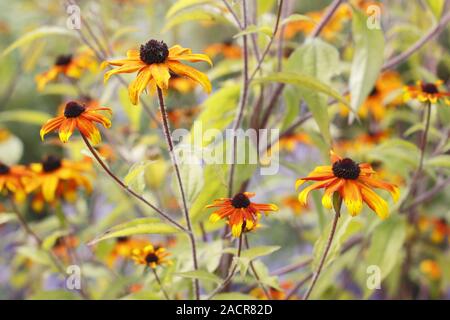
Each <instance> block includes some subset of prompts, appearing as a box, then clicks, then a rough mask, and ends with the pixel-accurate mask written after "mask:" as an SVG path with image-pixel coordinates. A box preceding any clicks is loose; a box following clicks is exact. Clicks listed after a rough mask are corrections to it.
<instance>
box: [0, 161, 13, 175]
mask: <svg viewBox="0 0 450 320" xmlns="http://www.w3.org/2000/svg"><path fill="white" fill-rule="evenodd" d="M10 170H11V169H10V168H9V167H8V166H7V165H6V164H4V163H1V162H0V174H8V173H9V171H10Z"/></svg>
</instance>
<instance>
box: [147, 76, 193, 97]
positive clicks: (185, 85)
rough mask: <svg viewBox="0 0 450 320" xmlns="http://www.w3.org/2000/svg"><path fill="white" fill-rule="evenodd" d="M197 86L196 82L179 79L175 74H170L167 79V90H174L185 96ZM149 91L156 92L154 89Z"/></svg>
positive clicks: (183, 78) (184, 78)
mask: <svg viewBox="0 0 450 320" xmlns="http://www.w3.org/2000/svg"><path fill="white" fill-rule="evenodd" d="M196 86H197V82H195V81H193V80H191V79H189V78H186V77H180V76H179V75H177V74H171V75H170V79H169V89H174V90H176V91H178V92H180V93H183V94H186V93H189V92H191V91H193V90H194V89H195V87H196ZM151 91H152V92H153V91H156V88H155V89H151Z"/></svg>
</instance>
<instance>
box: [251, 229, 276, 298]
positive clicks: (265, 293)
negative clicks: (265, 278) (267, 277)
mask: <svg viewBox="0 0 450 320" xmlns="http://www.w3.org/2000/svg"><path fill="white" fill-rule="evenodd" d="M244 242H245V247H246V248H247V249H250V243H249V242H248V237H247V235H246V234H245V235H244ZM249 265H250V269H251V270H252V272H253V275H254V276H255V279H256V281H257V282H258V284H259V286H260V287H261V289H262V291H263V292H264V295H265V296H266V298H267V299H268V300H272V295H271V294H270V290H267V288H266V287H265V286H264V285H263V284H262V283H261V278H260V277H259V275H258V273H257V272H256V268H255V265H254V264H253V261H250V263H249Z"/></svg>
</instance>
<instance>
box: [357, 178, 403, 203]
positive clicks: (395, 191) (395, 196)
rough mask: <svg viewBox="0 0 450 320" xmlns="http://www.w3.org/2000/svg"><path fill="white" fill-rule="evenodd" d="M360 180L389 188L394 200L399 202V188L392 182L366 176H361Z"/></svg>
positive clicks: (375, 186) (378, 186) (369, 184)
mask: <svg viewBox="0 0 450 320" xmlns="http://www.w3.org/2000/svg"><path fill="white" fill-rule="evenodd" d="M358 180H359V181H362V182H364V183H365V184H367V185H368V186H370V187H373V188H378V189H384V190H387V191H388V192H389V193H390V194H391V196H392V199H394V202H397V201H398V199H399V198H400V190H399V188H398V187H397V186H396V185H394V184H392V183H388V182H385V181H382V180H378V179H375V178H371V177H364V176H360V177H359V179H358Z"/></svg>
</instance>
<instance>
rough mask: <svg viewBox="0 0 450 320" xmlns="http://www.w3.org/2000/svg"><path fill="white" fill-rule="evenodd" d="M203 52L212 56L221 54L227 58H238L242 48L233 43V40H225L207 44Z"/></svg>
mask: <svg viewBox="0 0 450 320" xmlns="http://www.w3.org/2000/svg"><path fill="white" fill-rule="evenodd" d="M205 53H206V54H207V55H208V56H210V57H212V58H214V57H215V56H218V55H223V56H224V57H225V58H227V59H239V58H240V57H241V56H242V49H241V48H240V47H239V46H238V45H235V44H233V41H231V40H227V41H224V42H221V43H213V44H211V45H209V46H207V47H206V48H205Z"/></svg>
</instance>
